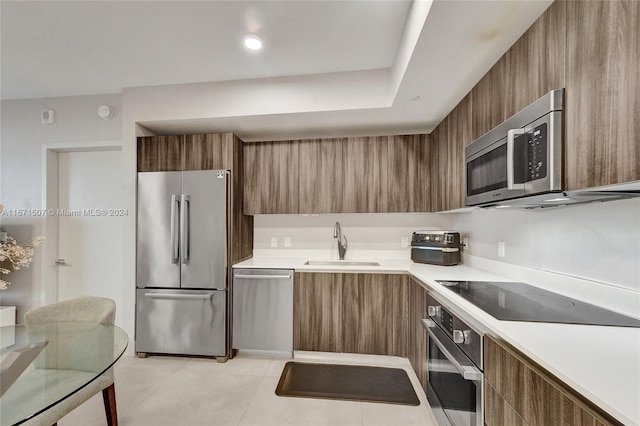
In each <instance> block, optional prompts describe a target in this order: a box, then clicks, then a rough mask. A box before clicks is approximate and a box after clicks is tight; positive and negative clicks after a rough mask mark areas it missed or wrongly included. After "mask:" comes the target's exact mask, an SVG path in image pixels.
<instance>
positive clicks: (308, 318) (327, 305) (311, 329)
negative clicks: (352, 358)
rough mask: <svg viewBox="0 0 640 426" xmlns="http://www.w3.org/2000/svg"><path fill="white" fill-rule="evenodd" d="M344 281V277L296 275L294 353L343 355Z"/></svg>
mask: <svg viewBox="0 0 640 426" xmlns="http://www.w3.org/2000/svg"><path fill="white" fill-rule="evenodd" d="M341 277H342V275H341V274H324V273H299V272H297V273H296V274H295V276H294V285H293V349H294V350H302V351H321V352H343V348H342V330H343V324H342V310H341V307H342V279H341Z"/></svg>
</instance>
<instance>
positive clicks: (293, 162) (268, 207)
mask: <svg viewBox="0 0 640 426" xmlns="http://www.w3.org/2000/svg"><path fill="white" fill-rule="evenodd" d="M299 170H300V167H299V162H298V143H295V142H290V141H282V142H256V143H245V144H244V179H245V180H244V214H247V215H254V214H259V213H271V214H278V213H298V212H299V208H298V194H299V192H298V179H299Z"/></svg>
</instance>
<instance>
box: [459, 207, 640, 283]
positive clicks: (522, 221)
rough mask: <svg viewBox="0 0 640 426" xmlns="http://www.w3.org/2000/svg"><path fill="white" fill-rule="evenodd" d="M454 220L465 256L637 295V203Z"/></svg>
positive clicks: (475, 213) (639, 229)
mask: <svg viewBox="0 0 640 426" xmlns="http://www.w3.org/2000/svg"><path fill="white" fill-rule="evenodd" d="M454 216H455V219H454V228H455V229H456V230H458V231H460V232H461V233H463V234H466V235H467V236H468V237H469V247H468V248H467V254H470V255H473V256H479V257H482V258H487V259H492V260H496V261H502V262H506V263H509V264H514V265H518V266H524V267H527V268H533V269H539V270H541V271H549V272H553V273H557V274H563V275H569V276H574V277H579V278H584V279H587V280H589V281H593V282H595V283H599V284H601V285H602V286H613V287H619V288H623V289H631V290H634V291H637V292H640V199H631V200H621V201H611V202H606V203H596V204H586V205H580V206H572V207H557V208H552V209H545V210H531V211H528V210H513V211H510V210H506V209H501V210H496V209H490V210H477V211H473V212H469V213H456V214H455V215H454ZM499 241H504V242H505V246H506V253H505V254H506V256H505V257H504V258H500V257H498V242H499Z"/></svg>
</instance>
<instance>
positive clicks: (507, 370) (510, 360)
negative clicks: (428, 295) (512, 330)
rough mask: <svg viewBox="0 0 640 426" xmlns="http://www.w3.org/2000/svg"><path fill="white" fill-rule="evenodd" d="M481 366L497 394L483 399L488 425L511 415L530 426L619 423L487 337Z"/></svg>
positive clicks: (524, 358)
mask: <svg viewBox="0 0 640 426" xmlns="http://www.w3.org/2000/svg"><path fill="white" fill-rule="evenodd" d="M484 367H485V368H484V374H485V376H484V377H485V381H486V383H487V385H488V386H487V387H489V386H490V387H491V388H492V389H489V391H495V393H496V394H497V395H491V393H489V394H488V398H485V410H486V411H488V412H489V414H490V416H488V417H487V420H490V421H491V422H489V421H487V425H489V426H491V425H501V424H503V423H501V422H500V421H501V419H503V418H513V417H514V414H517V415H518V416H519V417H522V419H523V420H524V421H525V422H526V424H530V425H550V424H558V421H559V419H561V423H562V424H563V425H567V426H569V425H576V426H577V425H585V424H589V425H598V426H604V425H617V424H619V423H618V422H617V421H616V420H615V419H613V418H611V416H609V415H608V414H606V413H604V412H602V410H601V409H600V408H598V407H596V406H595V405H594V404H593V403H591V402H589V401H588V400H587V399H586V398H585V397H583V396H582V395H580V394H579V393H577V392H576V391H575V390H573V389H572V388H571V387H569V386H568V385H567V384H565V383H563V382H561V381H559V380H558V379H556V378H555V377H554V376H552V375H551V374H549V373H548V372H547V371H546V370H544V369H542V368H541V367H539V366H538V365H536V364H534V363H533V362H532V361H530V360H528V358H526V357H524V356H523V355H522V354H520V353H519V352H517V351H516V350H515V349H513V348H511V347H508V346H507V345H506V344H503V343H500V342H498V341H496V340H494V339H493V338H491V337H490V336H488V335H486V336H484ZM496 398H499V399H502V400H504V402H502V401H500V400H496ZM496 410H497V411H496ZM512 411H513V412H515V413H513V412H512Z"/></svg>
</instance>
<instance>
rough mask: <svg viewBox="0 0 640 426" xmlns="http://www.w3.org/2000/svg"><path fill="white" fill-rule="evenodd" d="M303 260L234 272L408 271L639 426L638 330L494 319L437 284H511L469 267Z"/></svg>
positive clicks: (260, 261)
mask: <svg viewBox="0 0 640 426" xmlns="http://www.w3.org/2000/svg"><path fill="white" fill-rule="evenodd" d="M307 259H308V257H290V258H273V257H271V258H269V257H256V258H253V259H249V260H247V261H244V262H241V263H238V264H236V265H234V268H277V269H294V270H295V271H296V272H336V273H339V272H347V273H356V272H357V273H385V274H387V273H396V274H397V273H407V274H409V275H411V276H412V277H413V278H415V279H416V280H417V281H419V282H420V283H422V284H423V286H424V287H425V288H427V289H428V290H431V291H432V292H433V293H434V294H436V296H435V297H436V298H440V299H446V301H447V302H449V304H450V305H453V307H452V309H453V310H456V311H457V312H456V314H458V316H460V317H461V318H462V319H463V320H465V321H466V322H467V323H468V324H469V325H470V326H471V327H473V328H476V329H478V331H481V332H484V333H489V334H492V335H495V336H497V337H500V338H502V339H504V340H505V341H507V342H508V343H510V344H511V345H513V346H514V347H516V348H517V349H519V350H520V351H522V352H523V353H524V354H526V355H527V356H529V357H530V358H531V359H532V360H534V361H535V362H537V363H538V364H539V365H541V366H542V367H544V368H546V369H547V370H548V371H549V372H550V373H552V374H553V375H555V376H556V377H558V378H559V379H561V380H563V381H564V382H565V383H567V384H568V385H569V386H571V387H572V388H574V389H575V390H576V391H577V392H579V393H581V394H582V395H584V396H585V397H586V398H588V399H589V400H591V401H592V402H594V403H595V404H597V405H598V406H600V407H601V408H602V409H603V410H605V411H606V412H608V413H609V414H611V415H612V416H613V417H615V418H616V419H618V420H619V421H621V422H622V423H624V424H625V425H640V402H639V401H640V328H628V327H605V326H590V325H575V324H550V323H534V322H518V321H500V320H497V319H496V318H494V317H492V316H491V315H489V314H487V313H486V312H484V311H482V310H481V309H480V308H478V307H476V306H475V305H473V304H471V303H470V302H468V301H466V300H464V299H463V298H461V297H460V296H458V295H456V294H455V293H453V292H451V291H449V290H448V289H446V288H445V287H443V286H442V285H440V284H438V283H437V282H436V280H475V281H478V280H480V281H482V280H485V281H486V280H492V281H514V280H516V279H514V278H509V277H508V276H505V275H498V274H496V273H493V272H488V271H487V270H485V269H479V268H475V267H471V266H468V265H457V266H436V265H425V264H419V263H413V262H412V261H411V260H409V259H386V260H385V259H375V260H376V261H378V262H379V263H380V266H368V267H367V266H337V267H336V266H331V265H326V266H325V265H321V266H318V265H314V266H311V265H304V263H305V261H306V260H307ZM314 260H323V259H314ZM327 260H328V259H327ZM362 260H366V261H370V260H371V259H370V258H363V259H362ZM501 272H504V271H503V270H501ZM517 278H521V277H517ZM518 281H522V279H519V280H518ZM529 284H531V285H535V283H533V282H529Z"/></svg>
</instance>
